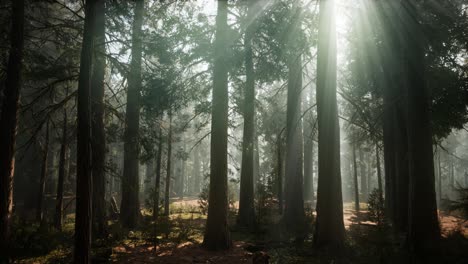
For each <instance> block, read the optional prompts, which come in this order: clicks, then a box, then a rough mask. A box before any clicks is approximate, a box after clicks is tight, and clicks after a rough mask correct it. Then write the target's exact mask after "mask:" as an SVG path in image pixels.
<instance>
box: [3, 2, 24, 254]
mask: <svg viewBox="0 0 468 264" xmlns="http://www.w3.org/2000/svg"><path fill="white" fill-rule="evenodd" d="M11 4H12V23H11V30H10V37H11V40H10V41H11V43H10V54H9V59H8V66H7V71H6V80H5V87H4V88H3V93H4V98H3V100H4V102H3V104H2V109H1V116H0V127H1V129H0V255H2V256H5V255H6V254H5V253H6V251H4V247H5V246H6V245H7V239H8V235H9V231H10V230H9V226H10V219H11V213H12V209H13V175H14V172H15V169H14V168H15V143H16V126H17V122H18V121H17V118H18V107H19V99H20V91H21V70H22V68H23V64H22V61H23V49H24V0H12V1H11ZM0 260H2V257H0Z"/></svg>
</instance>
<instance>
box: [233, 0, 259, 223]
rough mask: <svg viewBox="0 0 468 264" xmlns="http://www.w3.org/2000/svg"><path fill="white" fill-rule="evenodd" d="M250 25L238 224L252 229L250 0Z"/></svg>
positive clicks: (251, 13) (249, 29) (251, 28)
mask: <svg viewBox="0 0 468 264" xmlns="http://www.w3.org/2000/svg"><path fill="white" fill-rule="evenodd" d="M249 3H250V4H249V10H248V17H247V22H248V25H249V26H248V27H247V30H246V32H245V39H244V49H245V71H246V83H245V92H244V131H243V139H242V167H241V177H240V195H239V215H238V216H237V224H238V225H239V226H241V227H246V228H248V229H250V230H252V229H253V228H254V227H255V210H254V188H255V187H254V186H255V182H254V148H255V144H254V130H255V129H254V128H255V124H254V122H255V72H254V65H253V51H252V38H253V34H254V30H255V23H254V19H255V12H254V5H253V4H252V3H251V2H249Z"/></svg>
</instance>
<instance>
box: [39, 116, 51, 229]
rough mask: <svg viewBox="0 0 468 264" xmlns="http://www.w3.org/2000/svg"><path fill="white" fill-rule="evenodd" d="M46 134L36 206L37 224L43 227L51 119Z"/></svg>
mask: <svg viewBox="0 0 468 264" xmlns="http://www.w3.org/2000/svg"><path fill="white" fill-rule="evenodd" d="M45 129H46V132H45V133H46V134H45V138H44V146H43V148H42V166H41V178H40V180H39V190H38V192H37V206H36V222H37V223H39V224H40V225H41V226H42V225H43V221H44V208H43V201H44V192H45V186H46V178H47V165H48V158H49V119H47V122H46V128H45Z"/></svg>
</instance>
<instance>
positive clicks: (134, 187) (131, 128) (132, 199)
mask: <svg viewBox="0 0 468 264" xmlns="http://www.w3.org/2000/svg"><path fill="white" fill-rule="evenodd" d="M144 6H145V2H144V0H136V1H135V11H134V12H135V13H134V21H133V33H132V52H131V53H132V61H131V62H130V72H129V75H128V88H127V111H126V116H125V124H126V126H125V143H124V173H123V177H122V201H121V206H120V221H121V222H122V225H123V226H124V227H127V228H134V227H136V226H137V224H138V220H139V217H140V201H139V193H140V181H139V169H138V165H139V162H138V160H139V156H140V147H139V138H138V133H139V128H140V90H141V58H142V24H143V13H144Z"/></svg>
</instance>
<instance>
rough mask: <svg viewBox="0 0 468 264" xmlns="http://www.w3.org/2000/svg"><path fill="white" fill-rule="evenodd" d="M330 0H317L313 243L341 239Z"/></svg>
mask: <svg viewBox="0 0 468 264" xmlns="http://www.w3.org/2000/svg"><path fill="white" fill-rule="evenodd" d="M334 4H335V3H334V1H333V0H320V17H319V40H318V54H317V121H318V185H317V222H316V224H315V235H314V244H315V245H316V246H331V247H341V246H342V245H343V242H344V223H343V198H342V195H341V172H340V127H339V123H338V106H337V100H336V32H335V30H336V29H335V12H334Z"/></svg>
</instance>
